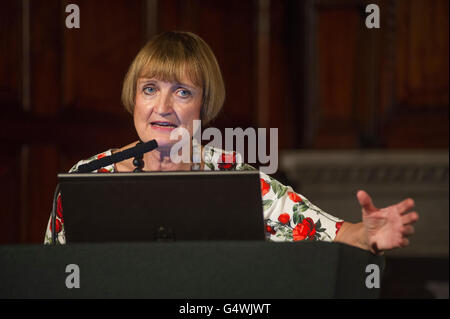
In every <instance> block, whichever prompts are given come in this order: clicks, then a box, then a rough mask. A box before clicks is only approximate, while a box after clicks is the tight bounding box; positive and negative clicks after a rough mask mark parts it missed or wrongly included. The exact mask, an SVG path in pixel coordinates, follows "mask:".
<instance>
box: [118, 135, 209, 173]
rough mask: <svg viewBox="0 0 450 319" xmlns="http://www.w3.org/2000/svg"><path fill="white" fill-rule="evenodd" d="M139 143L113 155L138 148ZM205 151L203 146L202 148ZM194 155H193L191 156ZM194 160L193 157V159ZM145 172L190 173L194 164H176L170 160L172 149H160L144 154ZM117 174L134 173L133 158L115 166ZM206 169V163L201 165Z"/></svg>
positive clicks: (123, 148) (132, 144) (125, 147)
mask: <svg viewBox="0 0 450 319" xmlns="http://www.w3.org/2000/svg"><path fill="white" fill-rule="evenodd" d="M136 144H137V141H136V142H133V143H131V144H128V145H127V146H124V147H122V148H120V149H116V150H114V151H113V153H117V152H121V151H124V150H126V149H128V148H131V147H134V146H136ZM202 151H203V146H202ZM191 155H192V154H191ZM191 158H192V157H191ZM143 160H144V167H143V171H190V170H191V166H192V164H193V163H183V162H181V163H174V162H172V161H171V159H170V149H163V148H158V149H156V150H153V151H151V152H148V153H146V154H144V156H143ZM114 168H115V171H116V172H132V171H133V170H134V169H135V167H134V165H133V158H130V159H127V160H125V161H122V162H120V163H117V164H115V165H114ZM203 169H204V162H203V158H202V162H201V164H200V170H203Z"/></svg>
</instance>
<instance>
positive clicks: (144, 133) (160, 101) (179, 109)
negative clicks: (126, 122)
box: [134, 78, 203, 148]
mask: <svg viewBox="0 0 450 319" xmlns="http://www.w3.org/2000/svg"><path fill="white" fill-rule="evenodd" d="M202 93H203V92H202V88H200V87H197V86H195V85H194V84H193V83H192V82H191V81H190V80H188V79H187V78H184V79H181V82H164V81H160V80H158V79H155V78H139V79H138V82H137V87H136V104H135V107H134V126H135V128H136V131H137V133H138V135H139V137H140V138H141V140H142V141H144V142H147V141H150V140H153V139H156V141H157V142H158V147H161V148H165V147H170V146H172V145H173V144H175V143H176V142H177V141H178V140H179V139H178V140H171V139H170V133H171V132H172V131H173V130H174V129H175V128H178V127H181V128H184V129H187V130H188V132H189V134H190V136H192V133H193V132H192V131H193V121H194V120H199V119H200V110H201V107H202ZM180 138H181V137H180Z"/></svg>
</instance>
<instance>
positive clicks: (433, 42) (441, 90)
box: [397, 0, 449, 108]
mask: <svg viewBox="0 0 450 319" xmlns="http://www.w3.org/2000/svg"><path fill="white" fill-rule="evenodd" d="M448 5H449V3H448V1H445V0H431V1H424V0H412V1H408V2H404V1H400V2H399V3H398V11H399V12H398V20H399V21H398V37H397V43H398V77H397V79H398V82H397V85H398V90H397V94H398V97H397V98H398V101H399V103H400V104H403V105H408V106H409V107H421V106H422V107H426V108H428V107H440V106H443V105H444V106H445V105H448V89H449V82H448V81H449V65H448V56H449V49H448V36H449V34H448V27H449V25H448V13H449V8H448Z"/></svg>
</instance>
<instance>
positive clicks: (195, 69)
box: [45, 32, 418, 253]
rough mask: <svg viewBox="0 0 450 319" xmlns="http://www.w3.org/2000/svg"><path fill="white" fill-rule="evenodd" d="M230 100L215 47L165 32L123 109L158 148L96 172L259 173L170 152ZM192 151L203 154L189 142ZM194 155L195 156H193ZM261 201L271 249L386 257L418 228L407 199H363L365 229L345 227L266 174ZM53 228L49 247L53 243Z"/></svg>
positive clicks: (211, 154) (131, 78) (145, 58)
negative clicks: (324, 245) (310, 244)
mask: <svg viewBox="0 0 450 319" xmlns="http://www.w3.org/2000/svg"><path fill="white" fill-rule="evenodd" d="M224 99H225V89H224V84H223V80H222V76H221V72H220V69H219V66H218V63H217V61H216V58H215V56H214V54H213V53H212V51H211V49H210V48H209V46H208V45H207V44H206V43H205V42H204V41H203V40H202V39H201V38H199V37H198V36H196V35H194V34H192V33H189V32H167V33H163V34H161V35H158V36H156V37H155V38H153V39H152V40H151V41H150V42H148V43H147V44H146V45H145V46H144V47H143V48H142V49H141V50H140V51H139V53H138V55H137V56H136V58H135V59H134V61H133V63H132V64H131V66H130V69H129V70H128V73H127V75H126V77H125V80H124V84H123V90H122V102H123V104H124V106H125V108H126V109H127V110H128V111H129V112H130V113H131V114H132V115H133V118H134V125H135V128H136V132H137V134H138V136H139V139H140V140H141V141H144V142H146V141H149V140H152V139H156V140H157V142H158V148H157V149H156V150H155V151H152V152H149V153H146V154H145V155H144V156H143V158H142V160H139V159H136V160H135V161H134V163H133V159H129V160H125V161H123V162H120V163H118V164H115V165H110V166H107V167H104V168H102V169H100V170H98V171H96V172H98V173H101V172H131V171H133V170H134V169H135V168H136V167H138V168H141V169H142V170H144V171H176V170H191V169H192V168H193V166H194V165H200V167H196V169H201V170H243V169H253V168H252V167H251V166H249V165H246V164H244V163H242V161H241V159H240V156H239V154H236V153H234V152H231V151H228V152H227V151H223V150H220V149H217V148H213V147H208V146H207V147H202V152H201V153H202V156H201V163H200V164H194V163H193V162H194V161H193V160H191V161H188V162H180V163H175V161H172V160H171V156H170V150H171V147H172V146H173V145H174V144H175V143H177V142H178V140H172V139H170V133H171V132H172V131H173V130H174V129H176V128H183V129H185V130H187V131H188V132H189V133H190V135H191V136H193V133H194V132H193V129H194V128H193V121H194V120H201V121H202V124H208V122H210V121H211V120H212V119H214V118H215V117H216V116H217V114H218V113H219V111H220V109H221V107H222V105H223V102H224ZM191 141H192V142H191V145H190V147H191V148H197V147H198V145H196V144H195V141H193V140H191ZM136 143H137V141H136V142H133V143H130V144H129V145H126V146H124V147H122V148H121V149H112V150H108V151H106V152H103V153H101V154H99V155H96V156H94V157H92V158H90V159H88V160H84V161H80V162H79V163H77V164H76V165H75V166H74V167H73V168H72V169H71V172H72V171H75V170H76V169H77V168H78V166H79V165H81V164H84V163H86V162H89V161H91V160H94V159H96V158H100V157H103V156H108V155H111V154H112V153H114V152H117V151H121V150H124V149H127V148H130V147H133V146H135V145H136ZM192 153H194V152H192ZM260 180H261V193H262V197H263V198H262V200H263V206H264V207H263V209H264V220H265V223H266V234H267V239H268V240H272V241H301V240H323V241H336V242H342V243H346V244H349V245H352V246H356V247H359V248H362V249H366V250H370V251H371V252H372V253H380V252H382V251H384V250H389V249H393V248H397V247H404V246H407V245H408V244H409V241H408V239H407V237H408V236H410V235H412V234H413V232H414V228H413V226H412V224H413V223H415V222H416V221H417V220H418V214H417V213H416V212H410V213H408V211H410V210H411V209H412V208H413V206H414V202H413V200H412V199H406V200H404V201H402V202H400V203H399V204H396V205H392V206H389V207H386V208H383V209H378V208H376V207H375V206H374V205H373V204H372V200H371V198H370V196H369V195H368V194H367V193H366V192H364V191H359V192H358V193H357V198H358V201H359V203H360V205H361V208H362V222H360V223H357V224H352V223H348V222H344V221H342V220H340V219H338V218H336V217H333V216H331V215H329V214H327V213H325V212H323V211H322V210H321V209H319V208H318V207H316V206H314V205H313V204H311V202H309V201H308V199H307V198H305V197H304V196H302V195H300V194H297V193H295V192H294V191H293V189H292V188H291V187H288V186H284V185H282V184H280V183H279V182H278V181H276V180H274V179H272V178H271V177H269V176H268V175H266V174H264V173H262V172H261V173H260ZM57 207H58V209H57V220H56V226H55V228H56V230H55V231H56V232H57V233H58V236H57V240H58V243H60V244H64V243H65V236H64V225H63V216H62V212H63V209H62V205H61V196H58V206H57ZM51 240H52V229H51V222H50V221H49V224H48V228H47V232H46V235H45V243H51Z"/></svg>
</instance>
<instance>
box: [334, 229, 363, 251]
mask: <svg viewBox="0 0 450 319" xmlns="http://www.w3.org/2000/svg"><path fill="white" fill-rule="evenodd" d="M334 241H335V242H339V243H343V244H347V245H350V246H355V247H358V248H361V249H365V250H370V249H369V245H368V243H367V239H366V237H365V232H364V224H363V223H362V222H360V223H357V224H353V223H349V222H344V223H343V224H342V226H341V228H340V229H339V232H338V233H337V235H336V237H335V238H334Z"/></svg>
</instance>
